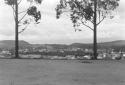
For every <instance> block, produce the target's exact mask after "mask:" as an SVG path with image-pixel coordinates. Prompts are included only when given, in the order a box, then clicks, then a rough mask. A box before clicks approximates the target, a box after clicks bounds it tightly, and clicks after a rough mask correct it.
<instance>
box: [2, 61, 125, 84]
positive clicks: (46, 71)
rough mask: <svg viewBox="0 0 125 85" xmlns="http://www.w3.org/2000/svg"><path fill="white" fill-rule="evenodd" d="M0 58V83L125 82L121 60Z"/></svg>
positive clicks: (124, 66) (123, 64)
mask: <svg viewBox="0 0 125 85" xmlns="http://www.w3.org/2000/svg"><path fill="white" fill-rule="evenodd" d="M83 62H85V61H78V60H25V59H22V60H18V59H17V60H16V59H1V60H0V85H125V61H91V62H92V63H88V62H86V63H83Z"/></svg>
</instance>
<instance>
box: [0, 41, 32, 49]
mask: <svg viewBox="0 0 125 85" xmlns="http://www.w3.org/2000/svg"><path fill="white" fill-rule="evenodd" d="M14 47H15V41H14V40H2V41H0V48H4V49H12V48H14ZM19 47H20V48H25V47H32V45H31V44H29V43H28V42H26V41H23V40H20V41H19Z"/></svg>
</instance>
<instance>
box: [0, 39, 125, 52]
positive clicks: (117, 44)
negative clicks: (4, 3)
mask: <svg viewBox="0 0 125 85" xmlns="http://www.w3.org/2000/svg"><path fill="white" fill-rule="evenodd" d="M14 47H15V41H14V40H3V41H0V48H5V49H10V48H14ZM19 47H20V48H27V47H28V48H29V47H30V48H31V47H34V48H47V49H53V50H54V49H65V48H92V47H93V44H92V43H88V44H87V43H72V44H70V45H66V44H30V43H28V42H26V41H23V40H20V41H19ZM98 48H125V40H117V41H111V42H101V43H98Z"/></svg>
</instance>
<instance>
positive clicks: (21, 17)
mask: <svg viewBox="0 0 125 85" xmlns="http://www.w3.org/2000/svg"><path fill="white" fill-rule="evenodd" d="M24 1H25V0H5V3H6V4H7V5H9V6H11V7H12V9H13V16H14V20H15V57H16V58H18V57H19V56H18V49H19V45H18V35H19V33H22V32H23V31H24V30H25V29H26V28H27V27H28V26H29V24H30V23H31V22H32V21H35V24H38V23H39V20H40V19H41V13H40V11H38V9H37V6H35V5H38V4H41V2H42V0H26V1H27V4H28V5H29V6H28V8H27V9H25V10H23V11H21V10H19V9H21V8H19V7H21V2H22V3H23V2H24ZM34 4H35V5H34ZM27 15H28V16H31V17H28V16H27ZM19 27H20V28H22V29H21V30H20V31H19V29H18V28H19Z"/></svg>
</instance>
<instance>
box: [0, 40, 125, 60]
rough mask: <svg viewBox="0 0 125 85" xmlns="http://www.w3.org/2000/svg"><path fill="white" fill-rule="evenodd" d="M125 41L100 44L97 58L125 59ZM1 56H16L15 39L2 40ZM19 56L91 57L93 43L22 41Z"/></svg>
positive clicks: (35, 57) (39, 57)
mask: <svg viewBox="0 0 125 85" xmlns="http://www.w3.org/2000/svg"><path fill="white" fill-rule="evenodd" d="M124 42H125V41H113V42H106V43H101V44H99V46H98V47H99V48H98V57H97V59H105V60H109V59H110V60H120V59H125V50H124V44H125V43H124ZM0 47H1V49H0V58H14V41H11V40H5V41H1V42H0ZM19 57H20V58H24V59H27V58H29V59H91V58H92V57H93V49H92V44H80V43H74V44H71V45H64V44H63V45H62V44H32V45H31V44H29V43H27V42H25V41H20V49H19Z"/></svg>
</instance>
